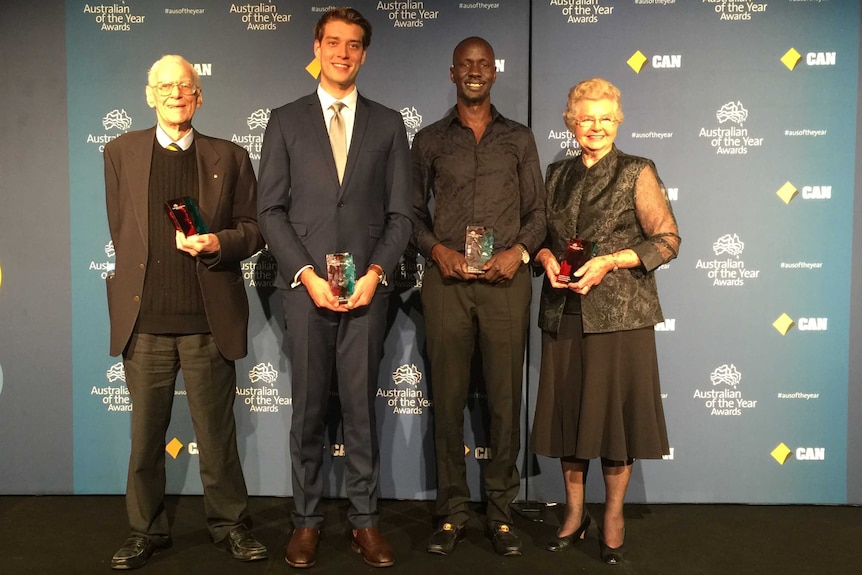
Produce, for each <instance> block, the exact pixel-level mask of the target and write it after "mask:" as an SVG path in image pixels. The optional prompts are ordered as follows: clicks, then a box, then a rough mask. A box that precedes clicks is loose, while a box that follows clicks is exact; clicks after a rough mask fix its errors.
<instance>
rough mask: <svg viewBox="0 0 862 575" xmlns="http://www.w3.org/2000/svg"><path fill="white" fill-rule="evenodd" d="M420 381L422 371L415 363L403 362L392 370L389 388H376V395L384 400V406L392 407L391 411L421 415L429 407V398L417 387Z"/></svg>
mask: <svg viewBox="0 0 862 575" xmlns="http://www.w3.org/2000/svg"><path fill="white" fill-rule="evenodd" d="M421 381H422V372H421V371H419V368H417V367H416V364H412V363H411V364H409V365H408V364H404V365H401V366H399V367H398V369H396V370H395V371H394V372H392V383H393V384H394V387H392V388H390V389H382V388H377V397H378V398H381V399H385V400H386V406H387V407H390V408H391V409H392V413H396V414H402V415H422V414H423V413H425V410H426V409H428V408H429V407H431V405H432V404H431V400H430V399H428V398H427V397H425V393H424V392H423V391H422V390H421V389H419V383H420V382H421Z"/></svg>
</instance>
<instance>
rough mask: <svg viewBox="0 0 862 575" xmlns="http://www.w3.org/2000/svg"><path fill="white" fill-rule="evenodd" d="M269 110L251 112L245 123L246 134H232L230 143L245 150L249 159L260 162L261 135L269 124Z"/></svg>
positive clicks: (261, 109)
mask: <svg viewBox="0 0 862 575" xmlns="http://www.w3.org/2000/svg"><path fill="white" fill-rule="evenodd" d="M269 114H270V110H269V108H266V109H264V108H258V109H257V110H255V111H254V112H252V113H251V114H250V115H249V116H248V118H246V120H245V123H246V126H248V133H247V134H234V135H233V136H231V139H230V141H231V142H233V143H234V144H236V145H238V146H242V147H243V148H245V151H246V152H248V156H249V158H251V159H252V160H260V150H261V148H262V147H263V133H264V131H266V125H267V124H269Z"/></svg>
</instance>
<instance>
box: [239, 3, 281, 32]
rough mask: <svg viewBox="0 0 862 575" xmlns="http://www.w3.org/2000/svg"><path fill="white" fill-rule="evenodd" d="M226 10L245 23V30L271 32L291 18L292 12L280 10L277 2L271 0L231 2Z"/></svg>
mask: <svg viewBox="0 0 862 575" xmlns="http://www.w3.org/2000/svg"><path fill="white" fill-rule="evenodd" d="M228 12H229V13H230V14H235V15H236V16H237V18H239V20H240V22H242V23H243V24H245V26H246V30H251V31H253V32H272V31H274V30H278V27H279V26H280V25H287V24H289V23H290V22H291V20H293V14H290V13H288V12H280V11H279V8H278V4H276V3H275V2H273V0H268V1H267V2H255V3H251V2H249V3H247V4H237V3H233V2H232V3H231V5H230V8H229V9H228Z"/></svg>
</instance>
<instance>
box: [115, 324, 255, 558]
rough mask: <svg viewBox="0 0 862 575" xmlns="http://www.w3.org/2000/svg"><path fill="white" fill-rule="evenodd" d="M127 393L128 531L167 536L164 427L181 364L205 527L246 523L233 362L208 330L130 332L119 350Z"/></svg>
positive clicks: (218, 531)
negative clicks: (129, 409)
mask: <svg viewBox="0 0 862 575" xmlns="http://www.w3.org/2000/svg"><path fill="white" fill-rule="evenodd" d="M123 364H124V366H125V371H126V385H127V386H128V388H129V393H130V394H131V396H132V448H131V453H130V456H129V474H128V478H127V484H126V511H127V513H128V515H129V526H130V528H131V532H132V533H133V534H137V535H144V536H146V537H149V538H150V539H152V540H153V541H155V542H156V543H163V542H165V541H166V540H167V538H168V537H169V536H170V525H169V524H168V517H167V513H166V512H165V506H164V498H165V433H166V432H167V429H168V424H169V423H170V419H171V407H172V405H173V400H174V388H175V386H176V378H177V374H178V373H179V370H180V369H182V372H183V381H184V383H185V388H186V398H187V400H188V402H189V411H190V413H191V417H192V425H193V427H194V431H195V438H196V441H197V444H198V457H199V459H200V474H201V483H202V484H203V489H204V508H205V511H206V517H207V528H208V529H209V532H210V535H211V536H212V538H213V541H216V542H218V541H221V540H222V539H224V538H225V537H226V536H227V534H228V533H229V532H230V530H231V529H233V528H234V527H237V526H239V525H240V524H244V525H248V492H247V491H246V486H245V478H244V477H243V473H242V466H241V464H240V459H239V452H238V450H237V445H236V422H235V420H234V415H233V403H234V399H235V397H236V369H235V366H234V362H233V361H230V360H227V359H225V358H224V357H223V356H222V355H221V353H220V352H219V350H218V348H217V347H216V344H215V341H214V340H213V337H212V335H210V334H194V335H153V334H135V335H133V336H132V339H131V340H130V342H129V346H128V347H127V348H126V351H125V352H124V353H123Z"/></svg>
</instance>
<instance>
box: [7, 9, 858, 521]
mask: <svg viewBox="0 0 862 575" xmlns="http://www.w3.org/2000/svg"><path fill="white" fill-rule="evenodd" d="M330 6H331V4H329V3H322V2H307V1H299V0H261V1H259V2H251V3H239V2H231V1H228V0H184V1H177V0H125V1H118V2H113V3H95V2H87V1H83V0H66V2H65V13H64V17H63V26H64V31H65V46H64V52H65V86H64V89H65V100H64V101H63V104H64V105H65V106H66V110H65V115H64V118H65V119H66V120H67V123H68V126H67V127H66V126H62V127H57V130H58V131H59V132H61V133H62V132H66V133H67V135H68V142H67V145H66V146H65V148H67V152H68V155H67V157H55V158H50V159H49V160H48V163H49V164H51V163H56V164H62V165H66V163H67V164H68V182H65V184H66V185H67V191H68V193H66V190H65V189H64V190H62V191H58V192H57V193H56V195H65V196H67V197H65V196H64V197H63V198H62V200H61V201H59V200H58V201H56V202H53V203H51V204H47V205H41V206H38V209H39V210H47V211H55V210H56V211H58V212H62V213H61V214H60V218H61V219H62V218H67V219H68V224H67V225H68V234H67V237H66V240H65V241H66V242H67V243H65V244H63V245H60V246H54V249H55V250H60V252H61V253H62V255H63V257H64V258H65V259H67V260H68V269H69V274H68V278H67V282H68V283H66V284H56V283H55V284H51V285H42V286H41V288H40V289H41V291H38V292H36V291H34V290H18V289H16V288H15V286H16V282H17V283H18V284H20V283H21V282H20V278H21V276H23V275H25V274H26V273H28V271H29V270H28V267H27V266H26V265H18V263H19V262H22V261H24V258H22V257H18V256H15V255H13V254H12V252H14V249H13V248H14V246H12V245H11V241H7V240H10V239H11V232H10V233H9V235H8V236H7V234H6V233H5V232H3V231H2V229H0V239H2V240H3V243H2V244H0V320H3V321H4V322H6V323H7V324H8V318H25V317H26V316H27V315H28V314H27V313H26V312H24V313H23V314H22V313H21V312H20V310H21V309H27V308H28V306H29V307H30V308H33V309H34V311H33V312H32V313H33V314H37V313H38V311H37V310H36V309H35V308H38V307H39V304H38V303H37V302H38V301H40V300H45V299H51V300H55V303H56V301H60V302H62V303H60V304H59V305H60V306H62V307H64V308H66V307H67V308H68V312H67V313H68V321H69V325H70V327H69V328H68V330H67V334H68V339H69V341H68V342H67V343H66V345H68V346H70V347H69V353H68V354H67V355H66V356H63V355H62V354H61V355H60V356H58V357H55V358H51V359H45V358H44V357H43V356H40V355H38V354H44V350H42V351H39V350H37V349H32V348H31V347H30V346H26V347H25V346H23V345H18V344H17V343H15V342H13V338H15V335H14V332H13V330H11V329H7V328H9V326H8V325H7V326H0V342H2V344H0V426H2V429H3V430H4V431H5V430H13V429H15V430H17V433H18V439H14V438H13V437H12V436H11V435H10V433H3V434H2V437H0V447H1V448H2V449H3V450H4V451H6V448H7V443H8V447H9V449H11V450H14V452H15V453H19V452H20V451H21V447H20V444H19V442H20V441H21V440H20V437H21V435H22V434H26V433H27V432H26V431H25V430H27V429H28V428H29V427H30V426H33V425H35V424H38V425H39V426H40V427H41V428H43V433H47V434H48V435H53V436H56V437H64V438H66V439H65V440H64V441H66V443H65V445H67V448H66V449H65V451H64V453H67V454H68V455H64V457H66V458H67V460H62V459H63V458H61V461H60V465H61V466H69V467H70V473H69V474H68V481H66V482H65V483H63V482H59V483H60V484H59V485H58V482H57V481H56V477H55V476H52V474H51V473H50V472H49V471H47V470H49V469H51V464H52V463H53V464H54V465H57V463H58V462H57V461H54V462H51V461H41V460H40V461H32V462H28V463H24V462H21V463H19V465H26V466H32V467H33V468H35V469H45V470H46V471H44V472H39V473H35V472H28V471H27V470H26V469H25V470H22V469H12V468H11V467H8V468H7V467H5V466H6V464H5V463H4V469H3V470H2V471H0V493H20V492H66V493H81V494H83V493H122V492H124V490H125V477H126V470H127V463H128V459H127V458H128V451H129V429H130V411H131V409H132V405H131V400H130V396H129V394H128V390H127V388H126V386H125V382H124V378H125V375H124V371H123V365H122V362H121V361H120V359H119V358H112V357H110V356H109V355H108V353H107V349H108V343H107V342H108V317H107V306H106V300H105V287H104V278H105V275H106V273H107V272H108V270H110V269H111V268H112V266H113V262H114V253H113V246H112V245H111V242H110V236H109V233H108V228H107V221H106V217H105V209H104V186H103V163H102V150H103V148H104V146H105V144H106V143H107V142H109V141H110V140H112V139H113V138H116V137H117V136H119V135H120V134H122V133H124V132H127V131H130V130H138V129H145V128H149V127H150V126H152V125H153V124H154V121H155V120H154V113H153V111H152V110H151V109H150V108H148V107H147V105H146V101H145V98H144V86H145V84H146V71H147V69H148V68H149V66H150V65H151V64H152V63H153V61H155V60H156V59H158V58H159V57H160V56H161V55H162V54H165V53H178V54H182V55H183V56H185V57H186V58H187V59H188V60H190V61H191V62H193V63H194V65H195V67H196V68H197V70H198V72H199V73H200V75H201V83H202V86H203V95H204V103H203V106H202V108H201V109H200V110H199V111H198V113H197V115H196V116H195V127H196V128H197V129H198V130H199V131H201V132H203V133H206V134H209V135H213V136H218V137H222V138H225V139H229V140H232V141H234V142H236V143H237V144H239V145H241V146H243V147H244V148H245V149H246V150H248V152H249V154H250V156H251V158H252V162H253V164H254V166H255V168H257V166H258V160H259V157H260V150H261V143H262V139H263V133H264V129H265V127H266V124H267V121H268V119H269V113H270V110H271V109H273V108H275V107H278V106H280V105H282V104H284V103H286V102H289V101H292V100H294V99H296V98H298V97H300V96H303V95H305V94H308V93H311V92H312V91H314V90H315V89H316V86H317V74H318V72H319V66H318V65H317V63H316V61H315V60H314V55H313V52H312V43H313V37H312V30H313V27H314V24H315V22H316V21H317V19H318V18H319V17H320V15H321V13H322V12H324V11H325V10H326V9H327V8H329V7H330ZM353 6H354V7H356V8H357V9H359V10H360V11H361V12H362V13H363V14H364V15H365V16H366V17H367V18H368V19H369V20H370V21H371V22H372V24H373V26H374V33H373V38H372V42H371V46H370V48H369V51H368V57H367V60H366V63H365V65H364V66H363V68H362V71H361V72H360V75H359V79H358V86H359V89H360V91H361V92H362V93H363V94H364V95H365V96H367V97H370V98H371V99H374V100H377V101H379V102H381V103H383V104H385V105H387V106H389V107H391V108H394V109H396V110H399V111H400V112H401V115H402V117H403V119H404V124H405V129H406V131H407V134H408V138H409V139H410V140H411V141H412V137H413V135H415V133H416V132H417V131H418V130H419V129H421V128H422V127H424V126H427V125H429V124H430V123H432V122H433V121H436V120H437V119H439V118H440V117H441V116H443V115H444V114H445V113H446V111H447V110H448V109H449V108H450V107H451V106H452V105H453V104H454V101H455V90H454V86H453V84H452V83H451V82H450V80H449V71H448V68H449V65H450V63H451V54H452V49H453V48H454V46H455V44H457V42H458V41H460V40H461V39H463V38H465V37H467V36H471V35H479V36H482V37H484V38H486V39H487V40H488V41H489V42H490V43H491V44H492V45H493V46H494V48H495V51H496V58H497V62H496V64H497V72H498V73H497V82H496V84H495V86H494V89H493V91H492V100H493V102H494V104H495V105H496V106H497V108H498V109H499V110H500V111H501V113H503V114H504V115H506V116H508V117H510V118H513V119H515V120H518V121H520V122H522V123H524V124H528V125H529V126H530V127H531V128H532V130H533V133H534V135H535V138H536V142H537V145H538V148H539V154H540V156H541V159H542V163H543V166H544V165H547V164H548V163H550V162H553V161H557V160H560V159H563V158H566V157H570V156H573V155H575V154H576V153H577V143H576V142H575V140H574V138H573V136H572V134H570V133H569V132H568V130H567V129H566V126H565V124H564V122H563V119H562V111H563V109H564V106H565V101H566V95H567V92H568V89H569V88H570V87H571V86H572V85H574V84H575V83H577V82H578V81H580V80H582V79H586V78H589V77H593V76H602V77H604V78H606V79H608V80H610V81H611V82H613V83H614V84H616V85H617V86H618V87H619V88H620V90H621V91H622V96H623V99H622V104H623V110H624V112H625V121H624V123H623V124H622V125H621V126H620V128H619V135H618V138H617V145H618V147H619V148H620V149H622V150H623V151H625V152H628V153H632V154H637V155H642V156H647V157H649V158H651V159H653V160H654V161H655V162H656V165H657V167H658V172H659V175H660V176H661V178H662V180H663V181H664V183H665V184H666V186H667V190H668V194H669V196H670V198H671V200H672V202H673V207H674V211H675V214H676V216H677V220H678V222H679V227H680V235H681V236H682V238H683V242H682V246H681V250H680V256H679V258H678V259H676V260H674V261H672V262H671V263H670V264H669V265H666V266H663V267H662V268H661V269H660V270H659V271H658V272H657V274H658V282H659V293H660V297H661V301H662V305H663V308H664V312H665V316H666V320H665V322H664V323H663V324H660V325H658V326H656V331H657V332H658V333H657V334H656V335H657V340H658V346H659V359H660V369H661V375H662V391H663V399H664V406H665V412H666V416H667V422H668V430H669V434H670V443H671V454H670V456H668V457H666V458H665V459H664V460H657V461H644V462H639V463H637V464H636V466H635V472H634V475H633V479H632V485H631V488H630V491H629V498H628V500H629V501H631V502H745V503H824V504H833V503H834V504H844V503H862V496H860V495H859V494H858V492H854V491H852V490H850V488H849V486H848V481H852V480H853V478H855V480H858V479H859V478H860V475H862V469H859V468H854V467H853V466H852V465H851V466H849V467H848V454H849V453H850V452H852V451H858V450H859V449H860V447H862V445H858V444H853V443H852V442H849V441H848V433H850V427H851V426H852V422H851V421H849V419H850V418H849V416H848V413H850V411H848V402H850V401H851V396H852V393H853V389H854V385H858V382H853V381H852V378H851V371H852V369H851V363H852V359H851V353H852V350H851V339H852V338H851V317H852V315H851V287H852V285H851V280H852V279H853V273H854V272H853V268H852V265H851V262H852V259H851V245H852V242H853V231H854V223H855V224H856V225H858V223H856V222H854V212H853V208H854V178H855V177H856V172H855V170H856V167H857V159H856V157H857V147H856V145H857V142H856V140H857V126H858V119H857V109H858V99H859V96H858V76H859V46H860V7H859V2H857V1H856V0H824V1H822V2H821V1H814V0H770V1H769V2H757V1H750V0H746V1H742V0H691V1H689V0H533V1H532V2H527V1H526V0H524V1H520V0H519V1H514V0H497V1H491V0H488V1H484V2H472V1H461V2H456V1H451V0H428V1H424V2H423V1H406V2H402V1H388V0H377V1H373V0H362V1H357V2H354V3H353ZM3 25H4V27H5V26H6V25H7V24H6V23H4V24H3ZM26 25H27V26H30V27H32V31H31V35H32V36H33V40H34V41H36V42H38V41H39V37H38V36H39V34H40V33H43V34H45V33H47V32H45V31H43V30H42V29H41V28H40V27H39V26H38V24H36V23H33V22H29V21H28V22H27V23H26ZM5 57H9V56H4V58H5ZM6 113H7V111H6V110H3V114H6ZM3 125H4V126H6V125H7V124H5V123H4V124H3ZM65 148H64V149H65ZM44 161H45V160H44V158H43V159H42V162H43V163H44ZM12 167H13V168H14V166H12ZM48 168H50V165H46V166H44V168H43V169H48ZM12 193H16V194H20V193H23V191H11V190H10V191H9V192H6V191H5V190H4V194H12ZM16 197H17V196H16ZM0 205H3V206H5V208H4V209H3V210H2V211H0V218H2V220H3V227H7V223H11V221H12V219H13V213H12V212H13V211H15V210H19V209H23V207H22V206H23V205H24V204H23V203H22V202H18V203H16V201H15V200H12V199H9V198H3V199H2V200H0ZM10 210H11V211H10ZM18 217H19V216H17V215H16V216H15V219H16V221H17V219H18ZM22 217H29V216H22ZM7 218H8V219H7ZM10 225H11V224H10ZM7 229H12V228H8V227H7ZM63 233H64V234H65V233H66V230H65V229H63ZM243 271H244V277H245V283H246V289H247V293H248V297H249V302H250V306H251V319H250V325H249V344H250V345H249V349H250V352H249V355H248V357H246V358H245V359H243V360H241V361H239V362H237V371H238V381H237V389H236V404H235V413H236V417H237V423H238V438H239V443H240V452H241V455H242V457H243V468H244V471H245V475H246V480H247V483H248V487H249V491H250V493H252V494H254V495H290V494H291V493H290V481H289V477H290V461H289V457H288V442H287V434H288V429H289V424H290V417H291V410H292V403H291V381H290V373H289V366H288V365H287V361H286V359H285V357H284V355H283V353H282V351H281V342H282V339H283V336H284V330H285V329H289V326H288V327H287V328H285V326H284V325H283V322H282V310H281V298H280V297H278V294H277V293H276V290H275V288H274V287H273V281H274V278H275V274H276V264H275V262H274V260H273V259H272V257H271V256H270V255H269V253H268V252H267V251H266V250H263V251H261V252H259V253H258V254H255V255H254V256H253V257H252V258H250V259H249V260H247V261H246V262H245V263H244V264H243ZM423 272H424V265H423V261H422V259H421V257H417V255H416V254H415V253H414V252H411V251H408V252H407V253H406V254H405V256H404V258H403V261H402V265H401V266H400V269H399V271H398V274H397V276H398V277H397V278H396V285H397V286H398V294H397V296H396V297H394V298H393V301H392V305H391V310H390V322H391V330H390V332H389V335H388V337H387V340H386V346H385V357H384V359H383V364H382V368H381V376H380V380H379V381H378V384H377V413H378V427H379V432H380V437H381V441H380V446H381V485H380V488H381V496H382V497H384V498H400V499H430V498H433V496H434V490H435V469H434V458H433V433H432V426H433V416H434V409H433V398H432V397H431V396H430V385H429V381H428V379H427V377H426V366H425V359H424V353H423V348H424V327H423V318H422V313H421V305H420V303H419V288H420V287H421V283H422V275H423ZM539 286H540V281H539V279H536V280H534V309H533V315H534V317H535V314H536V308H537V305H535V304H537V296H538V290H539ZM4 308H5V310H4ZM13 309H14V310H19V311H18V312H13V311H11V310H13ZM16 313H17V315H16ZM533 325H534V326H535V322H533ZM59 333H60V334H62V331H61V332H59ZM44 337H45V338H46V340H47V341H49V342H50V339H51V338H52V337H55V338H58V337H60V335H57V334H54V335H51V334H46V335H45V336H44ZM857 347H858V344H857ZM4 349H5V350H6V351H4ZM37 356H38V357H40V358H41V359H39V360H38V361H41V362H48V363H51V362H59V364H61V367H60V368H59V369H52V372H56V371H60V372H63V373H64V377H65V380H62V381H54V382H52V383H51V384H50V387H48V386H47V385H46V386H45V387H44V390H45V391H44V392H43V393H46V394H48V393H56V390H58V389H63V390H64V391H63V392H62V393H61V394H60V396H59V397H60V399H55V400H56V401H58V402H59V403H61V404H62V405H65V406H67V408H66V411H68V412H69V413H70V415H69V416H68V417H65V416H64V417H58V418H56V419H50V418H48V419H46V418H41V419H38V423H37V420H36V419H34V417H33V413H34V410H33V408H32V406H31V404H28V403H27V401H32V400H33V394H32V393H30V394H26V395H25V394H23V393H17V392H16V390H17V389H20V388H23V387H26V386H31V387H32V386H33V385H34V384H33V382H32V380H29V379H28V378H32V377H33V376H34V375H37V373H34V372H33V370H27V369H23V368H21V369H19V366H20V365H21V364H23V363H27V362H31V361H32V360H33V359H34V358H35V357H37ZM539 360H540V345H539V333H538V329H532V331H531V336H530V342H529V348H528V361H527V364H526V365H525V371H524V374H525V377H524V398H525V401H524V407H523V410H522V419H523V421H522V429H523V430H524V434H523V438H522V444H523V445H524V446H526V445H527V442H528V433H529V429H530V426H531V424H532V417H533V403H534V401H535V395H536V388H537V384H538V365H539ZM63 366H64V367H63ZM4 372H5V373H6V376H5V380H4ZM25 374H26V377H24V375H25ZM40 389H42V388H41V387H40ZM49 390H51V391H49ZM851 411H852V410H851ZM465 417H466V418H468V420H469V422H470V423H469V424H468V425H465V433H466V436H465V438H464V442H465V457H466V458H467V459H468V473H469V477H470V484H471V488H472V490H473V494H474V497H475V498H476V499H478V498H480V497H481V491H480V485H479V484H480V481H479V478H480V474H481V467H482V465H483V464H484V462H485V461H486V460H487V459H488V458H489V457H492V456H493V453H492V450H491V446H489V445H488V444H487V440H486V437H487V433H486V431H485V430H486V427H487V412H486V405H485V396H484V392H483V388H482V385H477V386H476V387H475V389H473V390H472V392H471V394H470V402H469V406H468V409H467V410H466V411H465ZM46 427H47V428H48V431H47V432H45V431H44V428H46ZM343 444H344V441H343V437H342V435H341V429H340V426H339V423H338V419H337V417H333V418H332V421H331V429H330V432H329V433H328V435H327V445H326V446H325V449H326V451H327V453H328V454H329V456H328V457H327V460H326V466H327V469H326V472H327V478H328V491H329V494H330V495H333V496H337V495H340V494H342V493H343V481H342V475H343V473H342V472H343V455H344V445H343ZM166 450H167V452H168V454H169V457H168V458H167V464H168V485H169V490H170V491H171V492H173V493H200V491H201V486H200V480H199V477H198V466H197V457H196V455H197V453H196V443H195V437H194V433H193V431H192V426H191V422H190V419H189V415H188V407H187V404H186V402H185V397H184V390H183V387H182V383H181V382H180V384H179V385H178V386H177V391H176V397H175V401H174V415H173V420H172V423H171V427H170V429H169V431H168V435H167V437H166ZM520 461H521V463H520V469H521V475H522V478H523V480H522V489H521V494H520V498H522V499H529V500H539V501H561V500H563V499H564V494H563V489H562V481H561V477H560V472H559V465H558V463H557V461H555V460H552V459H547V458H543V457H538V456H534V455H532V454H530V453H529V452H528V450H527V449H526V448H523V449H522V457H521V459H520ZM589 481H590V483H591V484H593V483H595V484H596V486H598V484H599V483H600V482H601V479H600V474H599V473H594V474H592V476H591V477H590V480H589ZM24 485H27V487H23V486H24ZM588 495H589V496H590V498H591V499H594V500H597V499H600V498H601V496H602V490H601V489H600V488H598V489H589V490H588Z"/></svg>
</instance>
